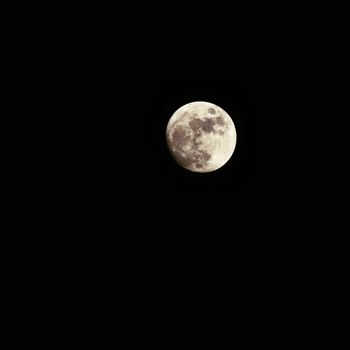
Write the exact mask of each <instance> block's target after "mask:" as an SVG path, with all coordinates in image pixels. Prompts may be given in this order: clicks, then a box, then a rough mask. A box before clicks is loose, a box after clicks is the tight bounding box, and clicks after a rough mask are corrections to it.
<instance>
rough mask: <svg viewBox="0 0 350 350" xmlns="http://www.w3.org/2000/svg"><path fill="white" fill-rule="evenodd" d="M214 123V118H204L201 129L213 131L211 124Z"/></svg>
mask: <svg viewBox="0 0 350 350" xmlns="http://www.w3.org/2000/svg"><path fill="white" fill-rule="evenodd" d="M214 125H215V120H213V119H210V118H205V121H204V122H203V126H202V129H203V131H205V132H207V133H209V132H214V131H215V130H214V128H213V126H214Z"/></svg>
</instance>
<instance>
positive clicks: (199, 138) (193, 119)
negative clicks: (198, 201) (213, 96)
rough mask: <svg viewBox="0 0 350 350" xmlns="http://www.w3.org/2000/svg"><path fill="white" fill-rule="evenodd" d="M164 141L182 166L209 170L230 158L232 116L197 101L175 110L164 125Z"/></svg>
mask: <svg viewBox="0 0 350 350" xmlns="http://www.w3.org/2000/svg"><path fill="white" fill-rule="evenodd" d="M166 141H167V145H168V148H169V151H170V153H171V155H172V157H173V158H174V160H175V161H176V162H177V163H178V164H179V165H181V166H182V167H183V168H185V169H187V170H190V171H193V172H197V173H209V172H212V171H215V170H217V169H219V168H221V167H222V166H223V165H225V164H226V163H227V162H228V160H229V159H230V158H231V156H232V154H233V152H234V150H235V147H236V141H237V134H236V128H235V125H234V123H233V121H232V119H231V117H230V116H229V115H228V114H227V112H225V111H224V110H223V109H222V108H221V107H219V106H217V105H215V104H213V103H210V102H204V101H196V102H191V103H187V104H185V105H183V106H182V107H180V108H179V109H177V110H176V111H175V112H174V114H173V115H172V116H171V118H170V119H169V122H168V125H167V128H166Z"/></svg>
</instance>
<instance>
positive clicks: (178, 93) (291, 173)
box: [1, 4, 349, 299]
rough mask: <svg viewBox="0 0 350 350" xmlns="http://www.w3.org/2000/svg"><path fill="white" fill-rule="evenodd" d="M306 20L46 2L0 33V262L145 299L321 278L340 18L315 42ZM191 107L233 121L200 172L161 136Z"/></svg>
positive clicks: (329, 254)
mask: <svg viewBox="0 0 350 350" xmlns="http://www.w3.org/2000/svg"><path fill="white" fill-rule="evenodd" d="M313 11H314V10H312V11H311V9H307V8H302V9H301V8H298V9H296V8H295V9H291V8H289V9H279V10H278V11H277V12H276V9H274V11H272V10H271V8H270V7H268V6H267V7H264V9H261V8H260V9H259V8H255V9H254V10H253V9H242V8H238V7H235V6H233V7H232V8H223V7H221V6H217V7H214V8H212V7H206V6H205V5H204V4H202V5H201V6H200V7H199V8H198V7H194V8H193V9H191V8H190V7H188V6H187V7H184V8H182V7H181V6H180V5H179V6H176V7H175V6H168V5H163V8H160V7H159V6H155V5H149V4H148V5H143V7H142V8H137V11H131V10H124V9H119V8H117V9H113V11H109V10H108V9H104V10H100V9H99V10H98V11H96V12H95V9H92V8H89V9H88V8H84V9H81V8H79V9H76V8H75V9H73V8H70V9H60V10H59V11H57V9H56V10H55V11H50V10H48V11H47V13H45V15H43V16H40V21H34V20H33V21H32V22H31V23H29V25H28V28H30V30H28V31H24V30H20V31H19V32H18V33H16V35H17V36H18V38H19V40H18V41H17V43H18V45H17V49H19V52H18V53H15V54H13V56H14V57H13V62H12V63H14V65H15V68H14V69H13V75H14V78H13V79H12V85H11V87H9V91H10V92H11V91H12V90H11V89H16V90H13V91H18V90H19V91H18V93H19V94H18V95H16V96H18V97H19V98H15V99H14V101H13V103H12V106H13V108H12V109H11V112H10V113H9V116H8V118H4V119H2V121H1V142H2V148H1V162H2V174H3V178H4V181H3V183H4V184H5V186H4V187H5V190H4V192H5V194H4V196H3V200H4V202H5V205H6V209H5V211H4V216H5V217H7V219H8V220H9V222H10V225H9V233H8V236H9V237H10V240H11V242H12V243H11V244H10V246H11V250H9V251H11V252H12V248H13V253H10V254H9V259H7V260H6V263H7V264H8V266H9V268H13V267H15V268H16V269H17V270H16V271H17V272H18V273H22V274H23V275H24V276H27V277H26V278H27V279H28V281H30V282H31V283H34V284H39V285H42V286H54V288H65V287H66V286H71V285H73V286H80V285H89V286H106V287H111V288H117V289H118V290H127V292H128V293H134V295H135V296H136V297H138V298H144V297H145V298H146V299H147V298H151V297H153V296H154V295H156V296H157V295H158V296H159V295H164V293H165V294H166V293H176V295H181V296H186V297H187V296H198V294H203V293H204V294H205V293H211V292H213V291H219V293H229V292H230V291H232V290H236V289H239V288H244V287H273V286H287V287H303V286H313V285H318V284H323V285H333V284H334V283H336V282H339V279H340V278H339V276H340V275H341V266H342V262H343V258H344V255H343V254H342V253H341V249H340V248H341V241H342V240H343V238H344V232H345V231H346V230H345V228H344V221H343V218H344V214H345V212H346V201H345V202H344V201H343V200H345V199H346V181H345V180H346V179H347V177H348V175H349V172H348V167H347V166H345V163H346V159H347V157H346V155H348V153H347V152H348V149H346V148H345V137H344V134H343V130H344V129H343V128H342V123H343V121H344V120H345V115H344V113H343V112H342V111H340V110H339V109H340V104H339V102H340V101H341V99H342V98H343V96H344V94H343V93H342V90H341V85H340V83H339V79H340V75H341V69H340V63H341V62H340V61H341V57H342V54H341V52H340V51H341V46H339V45H338V44H339V43H338V40H340V39H339V36H338V35H337V33H338V32H340V31H341V26H342V22H341V21H338V24H337V26H338V27H337V26H332V28H333V32H330V31H329V28H330V24H329V23H330V21H332V23H333V17H332V16H333V15H332V14H331V13H329V14H326V13H325V12H327V11H325V9H323V10H322V9H320V10H319V11H320V13H316V14H315V13H314V12H313ZM58 13H59V15H58ZM327 16H328V17H327ZM196 100H204V101H209V102H213V103H215V104H218V105H219V106H221V107H222V108H224V109H225V110H226V111H227V112H228V113H229V114H230V116H231V117H232V119H233V121H234V123H235V125H236V129H237V148H236V150H235V153H234V155H233V157H232V159H231V160H230V161H229V162H228V163H227V164H226V165H225V166H224V167H223V168H221V169H220V170H219V171H217V172H213V173H210V174H193V173H190V172H187V171H186V170H184V169H181V168H180V167H178V166H177V165H176V163H175V162H174V161H173V160H172V159H171V157H170V155H169V153H168V151H167V149H166V144H165V138H164V137H165V128H166V124H167V121H168V119H169V118H170V116H171V115H172V113H173V112H174V111H175V110H176V109H177V108H179V107H180V106H181V105H183V104H185V103H188V102H191V101H196ZM343 203H345V204H343ZM64 286H65V287H64Z"/></svg>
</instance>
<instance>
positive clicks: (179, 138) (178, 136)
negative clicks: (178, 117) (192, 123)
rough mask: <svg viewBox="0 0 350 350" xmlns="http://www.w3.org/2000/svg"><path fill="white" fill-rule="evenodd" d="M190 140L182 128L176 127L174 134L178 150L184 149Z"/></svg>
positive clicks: (174, 141)
mask: <svg viewBox="0 0 350 350" xmlns="http://www.w3.org/2000/svg"><path fill="white" fill-rule="evenodd" d="M189 140H190V137H189V136H188V135H186V131H185V129H184V128H183V127H182V126H176V127H175V129H174V132H173V143H174V146H175V147H176V148H182V147H183V146H185V145H186V143H187V142H188V141H189Z"/></svg>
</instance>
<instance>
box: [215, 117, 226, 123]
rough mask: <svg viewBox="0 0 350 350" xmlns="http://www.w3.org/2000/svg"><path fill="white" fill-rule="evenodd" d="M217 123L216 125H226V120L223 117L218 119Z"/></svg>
mask: <svg viewBox="0 0 350 350" xmlns="http://www.w3.org/2000/svg"><path fill="white" fill-rule="evenodd" d="M215 121H216V124H219V125H225V121H224V118H223V117H222V116H221V115H220V116H219V117H216V118H215Z"/></svg>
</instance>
